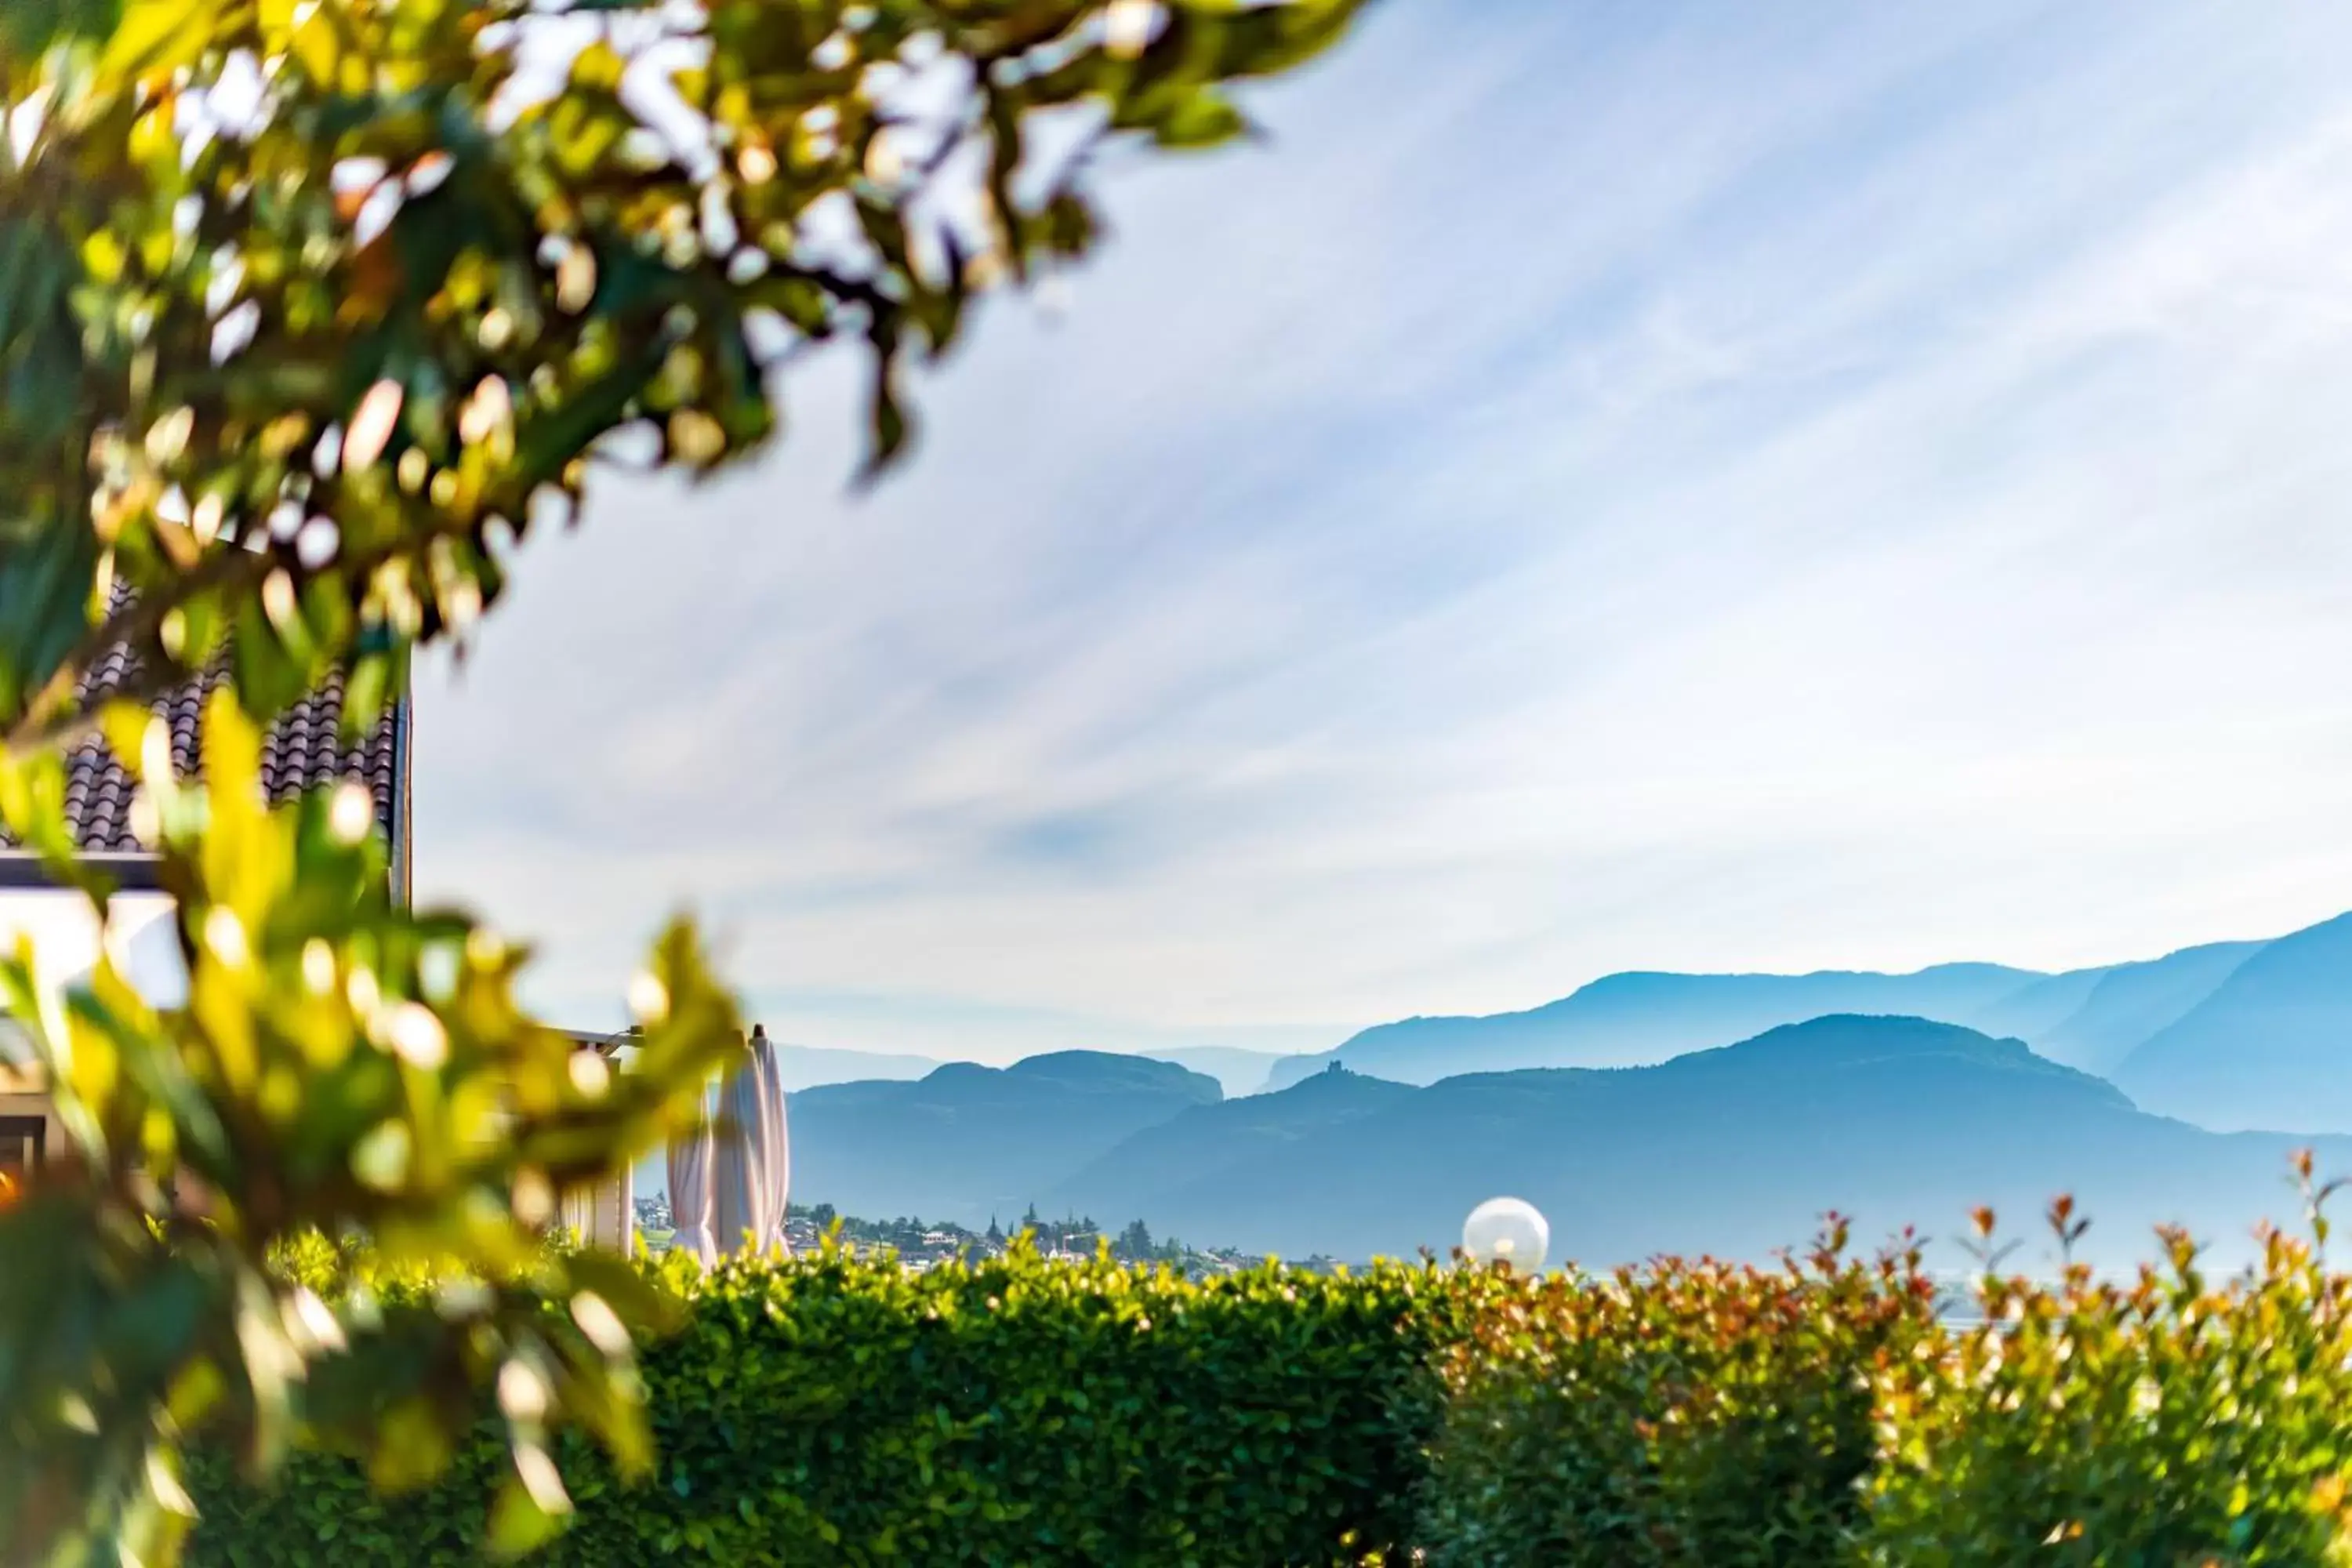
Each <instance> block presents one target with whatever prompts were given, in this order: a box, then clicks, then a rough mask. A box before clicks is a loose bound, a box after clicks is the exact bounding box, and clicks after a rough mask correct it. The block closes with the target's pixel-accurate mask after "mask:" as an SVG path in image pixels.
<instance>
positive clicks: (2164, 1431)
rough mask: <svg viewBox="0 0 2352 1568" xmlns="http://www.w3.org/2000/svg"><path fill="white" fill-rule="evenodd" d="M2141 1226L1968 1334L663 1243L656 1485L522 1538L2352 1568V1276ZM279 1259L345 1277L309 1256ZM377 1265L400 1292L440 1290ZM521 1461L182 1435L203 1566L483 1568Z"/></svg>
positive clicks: (708, 1545)
mask: <svg viewBox="0 0 2352 1568" xmlns="http://www.w3.org/2000/svg"><path fill="white" fill-rule="evenodd" d="M1983 1224H1984V1226H1985V1227H1986V1229H1987V1230H1988V1232H1989V1230H1990V1215H1987V1216H1985V1218H1984V1220H1983ZM2053 1224H2054V1225H2055V1226H2056V1228H2057V1229H2058V1231H2059V1233H2060V1236H2061V1239H2062V1243H2063V1241H2064V1240H2066V1239H2069V1238H2071V1236H2072V1235H2073V1234H2074V1233H2075V1232H2076V1231H2077V1230H2078V1229H2079V1222H2076V1221H2074V1220H2073V1218H2072V1215H2071V1211H2070V1210H2069V1209H2068V1208H2067V1207H2066V1206H2065V1205H2063V1202H2062V1204H2061V1205H2058V1206H2057V1207H2056V1208H2055V1209H2054V1210H2053ZM2325 1235H2326V1231H2325V1225H2324V1222H2323V1223H2322V1224H2321V1225H2320V1226H2319V1232H2318V1239H2319V1241H2320V1242H2323V1243H2324V1241H2325ZM2166 1247H2167V1251H2166V1256H2165V1259H2164V1261H2163V1262H2162V1263H2161V1264H2160V1265H2158V1266H2153V1267H2150V1268H2147V1269H2146V1270H2144V1271H2142V1272H2141V1273H2140V1274H2139V1275H2138V1276H2137V1278H2135V1279H2126V1280H2120V1281H2101V1280H2097V1279H2093V1278H2092V1277H2091V1276H2090V1275H2089V1274H2088V1273H2087V1272H2086V1271H2085V1270H2083V1269H2081V1268H2069V1269H2067V1270H2066V1271H2065V1272H2064V1273H2063V1276H2062V1277H2061V1278H2060V1279H2057V1280H2056V1281H2054V1282H2052V1283H2046V1284H2045V1283H2036V1282H2034V1281H2032V1280H2029V1279H2022V1278H2018V1277H2004V1276H2000V1275H1997V1274H1995V1273H1994V1272H1992V1270H1991V1268H1990V1265H1988V1268H1987V1271H1986V1273H1985V1276H1984V1278H1983V1279H1981V1280H1980V1281H1979V1287H1978V1289H1979V1300H1980V1303H1981V1305H1982V1307H1983V1309H1984V1314H1983V1316H1984V1321H1983V1322H1982V1323H1981V1324H1980V1325H1979V1326H1976V1327H1971V1328H1967V1329H1955V1328H1951V1327H1948V1326H1947V1325H1944V1324H1942V1323H1940V1322H1939V1321H1937V1316H1936V1311H1935V1295H1936V1293H1935V1290H1934V1288H1933V1286H1932V1283H1931V1282H1930V1281H1929V1280H1928V1279H1927V1277H1926V1276H1925V1275H1923V1274H1922V1272H1921V1271H1920V1267H1919V1258H1918V1255H1917V1253H1916V1250H1913V1249H1910V1248H1909V1247H1907V1246H1898V1247H1896V1248H1895V1249H1893V1250H1891V1251H1888V1252H1885V1253H1883V1254H1880V1255H1879V1256H1877V1257H1875V1258H1853V1257H1850V1256H1849V1255H1848V1254H1847V1252H1846V1250H1845V1237H1844V1235H1843V1229H1842V1228H1841V1227H1837V1226H1832V1229H1831V1230H1830V1231H1829V1232H1828V1233H1827V1234H1826V1235H1825V1236H1824V1237H1823V1238H1822V1241H1821V1242H1820V1243H1819V1244H1818V1245H1817V1246H1816V1247H1814V1248H1813V1249H1812V1250H1811V1251H1810V1252H1809V1253H1807V1254H1804V1255H1802V1256H1801V1257H1798V1258H1791V1259H1790V1260H1789V1261H1788V1262H1787V1263H1785V1264H1784V1265H1782V1266H1781V1267H1780V1268H1749V1267H1744V1266H1739V1265H1732V1264H1723V1263H1717V1262H1713V1261H1709V1260H1700V1261H1697V1262H1684V1261H1680V1260H1675V1259H1665V1260H1662V1261H1659V1262H1655V1263H1653V1264H1649V1265H1646V1266H1643V1267H1642V1268H1627V1269H1621V1270H1619V1271H1617V1272H1616V1273H1614V1274H1612V1275H1610V1276H1607V1277H1604V1278H1600V1279H1592V1278H1588V1277H1584V1276H1580V1275H1573V1274H1571V1275H1567V1276H1555V1277H1552V1278H1550V1279H1543V1280H1538V1281H1528V1280H1524V1279H1512V1278H1510V1277H1509V1276H1507V1275H1504V1274H1500V1273H1490V1272H1480V1271H1475V1270H1469V1269H1449V1268H1441V1267H1438V1266H1435V1265H1433V1264H1423V1265H1418V1266H1415V1265H1404V1264H1381V1265H1377V1266H1375V1267H1373V1268H1369V1269H1366V1270H1364V1271H1361V1272H1358V1273H1339V1274H1328V1275H1327V1274H1319V1273H1315V1272H1311V1271H1307V1270H1301V1269H1295V1268H1281V1267H1278V1266H1268V1267H1265V1268H1259V1269H1256V1270H1254V1271H1251V1272H1248V1273H1244V1274H1240V1275H1236V1276H1233V1277H1230V1278H1226V1279H1216V1280H1212V1281H1208V1282H1205V1283H1198V1284H1194V1283H1187V1282H1186V1281H1185V1280H1184V1279H1181V1277H1179V1276H1177V1275H1175V1274H1174V1273H1173V1272H1171V1271H1169V1270H1166V1269H1164V1268H1163V1269H1157V1270H1155V1269H1150V1268H1136V1267H1129V1266H1123V1265H1120V1264H1118V1263H1115V1262H1113V1261H1111V1260H1110V1259H1108V1258H1102V1259H1099V1260H1097V1261H1093V1262H1085V1263H1067V1262H1051V1261H1047V1260H1045V1259H1043V1258H1039V1257H1038V1256H1037V1255H1036V1253H1035V1252H1034V1250H1033V1249H1030V1248H1027V1247H1016V1249H1015V1250H1014V1251H1013V1253H1011V1254H1010V1255H1009V1256H1007V1257H1005V1258H999V1259H993V1260H989V1261H985V1262H980V1263H974V1264H968V1265H967V1264H954V1265H949V1266H946V1267H942V1268H935V1269H932V1270H930V1271H929V1272H927V1273H920V1274H918V1273H913V1272H910V1271H908V1270H906V1269H904V1268H901V1267H899V1265H898V1263H897V1262H896V1261H895V1260H891V1259H887V1258H879V1259H877V1258H865V1259H860V1258H853V1257H851V1256H848V1255H847V1254H845V1253H844V1252H842V1251H839V1250H837V1249H830V1248H829V1249H827V1250H825V1251H824V1252H822V1253H820V1254H816V1255H813V1256H810V1257H806V1258H793V1259H787V1260H776V1261H771V1262H751V1263H744V1262H737V1263H730V1264H729V1265H726V1266H724V1267H722V1268H719V1270H717V1271H716V1272H715V1273H713V1274H711V1275H709V1276H708V1277H704V1276H701V1275H699V1274H698V1273H697V1272H696V1271H695V1270H694V1269H693V1268H692V1267H691V1265H686V1264H677V1265H670V1266H666V1267H663V1268H657V1269H655V1270H654V1271H653V1272H654V1274H655V1279H654V1280H653V1283H656V1284H657V1285H659V1286H662V1287H664V1288H665V1289H667V1290H668V1291H669V1292H670V1293H672V1294H673V1295H674V1296H675V1297H677V1298H679V1299H680V1300H679V1301H678V1303H677V1304H679V1305H682V1306H683V1308H684V1309H685V1310H684V1312H683V1314H682V1316H680V1317H679V1318H678V1319H677V1321H679V1322H680V1323H681V1324H682V1327H681V1329H680V1331H678V1332H677V1333H675V1334H673V1335H672V1336H671V1337H669V1338H668V1339H667V1340H664V1341H661V1342H656V1344H654V1345H653V1346H652V1347H651V1348H650V1351H649V1353H648V1354H647V1355H646V1358H645V1360H644V1363H643V1366H644V1377H645V1379H646V1388H645V1394H646V1408H647V1410H648V1412H649V1415H650V1416H651V1419H652V1423H653V1426H654V1434H655V1438H656V1445H657V1448H658V1458H657V1460H656V1466H655V1468H654V1472H653V1474H652V1475H651V1476H650V1477H649V1478H646V1479H644V1480H642V1481H639V1482H635V1483H632V1484H627V1485H624V1484H623V1483H622V1482H621V1481H619V1480H618V1479H616V1478H615V1475H614V1471H613V1470H612V1469H611V1468H610V1467H609V1465H608V1463H607V1462H606V1461H605V1460H604V1458H603V1457H602V1454H601V1451H599V1450H597V1449H595V1448H594V1447H593V1445H592V1444H590V1443H589V1442H588V1441H587V1440H585V1439H584V1438H583V1439H578V1440H574V1441H573V1442H572V1443H571V1445H570V1446H569V1447H565V1448H563V1449H562V1451H561V1457H562V1462H563V1466H564V1470H565V1475H566V1479H567V1481H568V1482H569V1483H570V1485H571V1488H572V1493H573V1495H574V1497H575V1498H576V1500H577V1502H578V1509H577V1512H576V1514H575V1515H574V1517H573V1518H572V1521H571V1526H570V1529H569V1530H568V1531H567V1532H566V1533H564V1534H563V1535H562V1536H560V1537H559V1538H557V1539H556V1540H555V1541H554V1542H552V1543H551V1544H550V1545H549V1546H547V1547H546V1548H544V1549H543V1552H542V1554H541V1558H540V1559H538V1560H540V1561H544V1562H547V1563H562V1564H583V1565H584V1564H597V1565H612V1568H620V1565H623V1564H629V1565H635V1564H641V1563H656V1562H667V1561H677V1562H688V1563H693V1562H701V1563H729V1564H744V1565H752V1564H766V1563H792V1564H793V1565H794V1568H831V1565H835V1564H882V1563H920V1564H931V1563H948V1564H962V1563H971V1564H980V1563H1024V1564H1028V1563H1037V1564H1073V1565H1075V1564H1081V1563H1085V1564H1095V1563H1118V1564H1146V1565H1159V1564H1168V1565H1171V1568H1174V1565H1178V1564H1199V1565H1224V1564H1231V1565H1233V1568H1244V1565H1247V1568H1258V1565H1261V1564H1275V1563H1290V1564H1341V1563H1354V1564H1362V1563H1391V1564H1395V1563H1404V1562H1416V1563H1428V1564H1430V1565H1431V1568H1449V1565H1473V1564H1475V1565H1476V1568H1515V1565H1517V1564H1528V1565H1530V1568H1532V1565H1535V1564H1543V1565H1546V1568H1553V1565H1564V1568H1582V1565H1586V1564H1591V1565H1593V1568H1602V1565H1606V1568H1640V1565H1644V1564H1649V1565H1656V1568H1748V1565H1753V1568H1764V1565H1775V1568H1778V1565H1790V1568H1798V1565H1801V1568H1813V1565H1816V1564H1839V1565H1844V1568H1998V1565H2005V1564H2011V1563H2053V1564H2061V1565H2064V1568H2092V1565H2102V1564H2132V1565H2135V1568H2137V1565H2147V1568H2157V1565H2164V1568H2174V1565H2183V1568H2186V1565H2195V1568H2257V1565H2263V1564H2279V1565H2290V1564H2291V1565H2296V1568H2306V1565H2308V1568H2320V1565H2326V1564H2336V1563H2352V1507H2347V1503H2352V1437H2347V1433H2352V1280H2347V1279H2345V1278H2344V1277H2341V1276H2338V1275H2336V1274H2333V1273H2330V1272H2329V1271H2328V1270H2327V1269H2326V1268H2325V1267H2324V1265H2323V1263H2322V1261H2321V1254H2320V1250H2319V1247H2317V1246H2314V1245H2306V1244H2304V1243H2301V1242H2296V1241H2291V1240H2289V1239H2287V1238H2285V1237H2273V1239H2272V1242H2271V1245H2270V1247H2269V1248H2268V1251H2267V1254H2266V1256H2265V1258H2264V1261H2263V1264H2262V1265H2261V1266H2260V1267H2259V1268H2255V1269H2254V1270H2252V1271H2250V1272H2249V1273H2247V1274H2245V1275H2242V1276H2240V1277H2237V1278H2234V1279H2227V1280H2220V1281H2216V1280H2212V1279H2207V1278H2206V1277H2205V1276H2204V1274H2203V1273H2201V1272H2200V1269H2199V1268H2198V1264H2197V1258H2196V1252H2195V1249H2194V1248H2193V1247H2191V1246H2190V1245H2189V1243H2188V1242H2187V1241H2186V1240H2185V1239H2184V1238H2182V1237H2178V1236H2173V1237H2168V1238H2167V1239H2166ZM1985 1250H1986V1255H1987V1257H1988V1258H1990V1257H1991V1255H1992V1252H1991V1248H1990V1239H1989V1237H1988V1239H1987V1240H1986V1242H1985ZM280 1267H281V1268H285V1269H288V1270H289V1271H290V1272H292V1273H294V1274H296V1275H298V1276H299V1278H300V1279H303V1280H304V1281H305V1282H306V1283H309V1284H310V1285H311V1287H312V1288H314V1289H320V1290H322V1291H333V1290H336V1289H343V1288H346V1287H348V1285H349V1284H350V1283H351V1279H350V1276H351V1273H352V1270H351V1269H350V1268H349V1267H348V1264H347V1261H346V1260H344V1259H341V1258H338V1257H336V1256H335V1255H334V1253H333V1251H332V1249H330V1248H323V1247H314V1248H310V1249H308V1250H297V1251H294V1252H290V1253H289V1254H288V1255H286V1256H285V1257H283V1258H281V1259H280ZM360 1273H361V1275H362V1278H366V1277H367V1271H366V1270H364V1269H362V1270H360ZM370 1284H371V1288H372V1289H373V1290H374V1291H375V1292H376V1293H377V1294H378V1295H380V1296H381V1297H382V1299H383V1302H384V1303H385V1305H386V1307H387V1309H391V1308H394V1307H395V1306H396V1305H397V1304H398V1303H399V1302H400V1301H401V1300H411V1301H412V1302H413V1301H414V1300H429V1299H430V1291H429V1289H427V1287H426V1286H425V1284H424V1283H423V1282H422V1281H420V1280H418V1279H415V1278H414V1277H411V1278H407V1279H400V1280H391V1281H386V1280H383V1279H371V1280H370ZM485 1415H486V1417H487V1412H486V1413H485ZM506 1462H507V1459H506V1450H505V1447H504V1444H503V1442H502V1440H501V1434H500V1431H499V1427H498V1426H497V1424H496V1423H495V1422H493V1421H491V1420H489V1419H487V1418H486V1419H485V1420H484V1422H483V1424H482V1426H481V1428H480V1430H479V1432H478V1435H477V1436H476V1437H475V1439H474V1440H473V1441H472V1443H471V1444H470V1445H469V1446H467V1447H465V1448H463V1449H462V1450H461V1451H460V1452H458V1453H457V1454H456V1455H455V1456H454V1462H453V1464H452V1466H451V1467H450V1468H449V1470H448V1471H447V1472H446V1474H445V1475H444V1476H443V1477H442V1479H439V1480H437V1481H435V1482H433V1483H432V1484H430V1485H429V1486H425V1487H424V1488H422V1489H416V1490H412V1491H410V1492H407V1493H405V1494H403V1495H398V1496H393V1497H384V1496H381V1495H379V1494H378V1493H376V1492H375V1491H373V1490H372V1489H371V1488H370V1486H369V1484H368V1481H367V1479H366V1476H365V1473H364V1471H363V1470H362V1468H361V1466H360V1464H359V1463H358V1462H357V1461H356V1460H354V1459H349V1458H341V1457H338V1456H335V1455H332V1454H329V1453H324V1452H315V1451H314V1452H310V1453H305V1454H301V1455H298V1456H297V1457H296V1458H294V1460H293V1461H292V1463H291V1464H290V1465H289V1467H288V1468H287V1469H286V1470H285V1471H284V1472H283V1475H282V1477H281V1479H279V1481H278V1484H276V1485H275V1486H274V1487H272V1488H270V1489H249V1488H247V1486H246V1485H245V1484H244V1483H242V1482H240V1481H239V1480H237V1479H236V1477H235V1475H234V1473H233V1470H232V1468H231V1466H230V1464H229V1462H228V1460H227V1458H226V1454H225V1452H224V1451H223V1450H220V1449H217V1448H202V1447H200V1448H199V1449H198V1450H197V1451H196V1452H195V1454H194V1456H193V1459H192V1464H191V1467H190V1470H191V1479H190V1489H191V1490H192V1492H193V1493H194V1499H195V1501H196V1503H197V1504H198V1506H199V1508H200V1509H201V1510H202V1514H203V1518H202V1521H201V1523H200V1524H199V1525H198V1527H197V1529H196V1531H195V1534H194V1539H193V1541H192V1542H191V1545H190V1554H191V1560H192V1561H194V1562H195V1563H204V1564H223V1565H236V1568H263V1565H278V1564H284V1565H288V1568H292V1565H296V1564H301V1565H310V1564H315V1563H334V1564H337V1565H338V1568H373V1565H375V1564H384V1565H386V1568H389V1565H392V1564H400V1565H403V1568H407V1565H410V1564H448V1563H473V1562H476V1561H478V1547H477V1545H476V1543H477V1542H479V1541H481V1540H482V1539H483V1524H484V1521H485V1519H486V1517H487V1513H488V1509H489V1508H490V1506H491V1499H492V1496H493V1493H494V1491H495V1489H496V1487H497V1483H498V1481H499V1478H500V1475H501V1473H502V1470H503V1468H504V1466H505V1464H506Z"/></svg>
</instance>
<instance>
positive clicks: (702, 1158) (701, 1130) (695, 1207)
mask: <svg viewBox="0 0 2352 1568" xmlns="http://www.w3.org/2000/svg"><path fill="white" fill-rule="evenodd" d="M712 1144H713V1140H712V1137H711V1131H710V1123H709V1119H708V1118H707V1117H706V1118H705V1119H704V1121H702V1123H701V1124H700V1125H699V1126H698V1127H697V1128H696V1129H695V1130H694V1131H692V1132H690V1133H688V1134H687V1135H686V1136H685V1137H683V1138H681V1139H679V1140H678V1141H677V1142H674V1143H672V1144H671V1145H670V1146H669V1212H670V1215H671V1218H672V1221H673V1222H674V1223H675V1224H676V1226H677V1235H676V1236H675V1237H672V1239H671V1243H670V1245H672V1246H673V1247H684V1248H686V1250H687V1251H688V1252H690V1253H692V1254H693V1255H694V1256H695V1257H696V1258H699V1259H701V1260H702V1262H704V1263H705V1264H709V1263H713V1262H716V1261H717V1260H718V1248H717V1247H714V1246H713V1245H712V1237H711V1232H710V1222H711V1192H710V1175H711V1165H712V1163H713V1155H714V1154H715V1152H716V1151H715V1150H714V1148H713V1146H712Z"/></svg>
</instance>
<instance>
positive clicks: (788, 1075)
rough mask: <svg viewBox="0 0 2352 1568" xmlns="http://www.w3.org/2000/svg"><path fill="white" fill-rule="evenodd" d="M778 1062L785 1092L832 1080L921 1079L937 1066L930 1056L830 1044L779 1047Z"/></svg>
mask: <svg viewBox="0 0 2352 1568" xmlns="http://www.w3.org/2000/svg"><path fill="white" fill-rule="evenodd" d="M776 1065H777V1066H778V1067H780V1068H782V1070H783V1077H784V1089H785V1092H786V1093H789V1094H797V1093H799V1092H800V1091H801V1090H802V1089H817V1088H820V1087H822V1086H824V1085H825V1084H829V1083H859V1082H864V1081H866V1080H868V1079H898V1080H901V1081H904V1080H908V1079H919V1078H922V1077H923V1076H925V1075H926V1074H928V1073H930V1072H932V1071H934V1070H935V1069H937V1068H938V1067H939V1065H940V1064H939V1062H938V1061H936V1060H935V1059H933V1058H930V1057H907V1056H892V1055H888V1054H887V1053H884V1052H881V1051H852V1050H841V1049H836V1048H834V1047H828V1046H786V1045H779V1046H778V1047H776Z"/></svg>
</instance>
